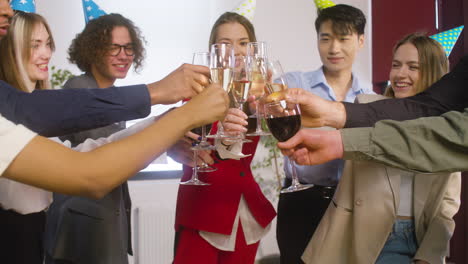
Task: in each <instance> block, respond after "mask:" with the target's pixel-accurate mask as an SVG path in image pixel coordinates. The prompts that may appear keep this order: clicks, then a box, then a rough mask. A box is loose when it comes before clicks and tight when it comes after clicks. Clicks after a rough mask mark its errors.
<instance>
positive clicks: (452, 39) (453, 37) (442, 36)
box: [430, 26, 463, 57]
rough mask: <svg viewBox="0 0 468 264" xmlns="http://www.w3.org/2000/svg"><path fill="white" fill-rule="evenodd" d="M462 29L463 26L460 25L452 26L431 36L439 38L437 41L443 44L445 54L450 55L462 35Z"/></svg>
mask: <svg viewBox="0 0 468 264" xmlns="http://www.w3.org/2000/svg"><path fill="white" fill-rule="evenodd" d="M462 30H463V26H459V27H456V28H452V29H450V30H447V31H444V32H440V33H437V34H435V35H432V36H430V38H433V39H435V40H437V42H439V43H440V45H442V47H443V48H444V50H445V55H447V57H448V56H450V53H451V52H452V49H453V46H455V43H457V40H458V37H459V36H460V34H461V32H462Z"/></svg>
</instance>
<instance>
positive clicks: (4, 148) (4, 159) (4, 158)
mask: <svg viewBox="0 0 468 264" xmlns="http://www.w3.org/2000/svg"><path fill="white" fill-rule="evenodd" d="M34 136H36V134H35V133H34V132H32V131H31V130H29V129H27V128H26V127H24V126H22V125H15V124H13V123H12V122H10V121H8V120H7V119H5V118H4V117H3V116H2V115H0V176H1V175H2V174H3V172H4V171H5V170H6V168H8V166H9V165H10V163H11V162H12V161H13V160H14V159H15V157H16V155H18V153H20V152H21V150H23V148H24V146H26V144H28V143H29V141H31V139H33V137H34ZM0 194H1V193H0Z"/></svg>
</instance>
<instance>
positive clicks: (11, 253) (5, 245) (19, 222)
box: [0, 209, 46, 264]
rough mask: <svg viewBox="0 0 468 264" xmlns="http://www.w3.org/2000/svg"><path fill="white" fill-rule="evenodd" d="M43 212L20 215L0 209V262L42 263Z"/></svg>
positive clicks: (19, 263)
mask: <svg viewBox="0 0 468 264" xmlns="http://www.w3.org/2000/svg"><path fill="white" fill-rule="evenodd" d="M45 219H46V215H45V213H44V212H39V213H33V214H27V215H22V214H18V213H15V212H13V211H9V210H8V211H7V210H3V209H0V248H1V250H0V262H1V263H5V264H42V262H43V259H44V251H43V246H42V237H43V234H44V228H45Z"/></svg>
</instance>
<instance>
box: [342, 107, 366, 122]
mask: <svg viewBox="0 0 468 264" xmlns="http://www.w3.org/2000/svg"><path fill="white" fill-rule="evenodd" d="M342 103H343V105H344V108H345V111H346V123H345V125H344V127H345V128H353V127H368V126H369V122H368V116H367V115H368V111H369V108H368V107H367V105H366V104H353V103H347V102H342Z"/></svg>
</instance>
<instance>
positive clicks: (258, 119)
mask: <svg viewBox="0 0 468 264" xmlns="http://www.w3.org/2000/svg"><path fill="white" fill-rule="evenodd" d="M255 108H256V110H255V111H256V112H257V128H256V131H257V132H258V131H262V119H261V117H260V111H259V110H260V102H257V105H256V107H255Z"/></svg>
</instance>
